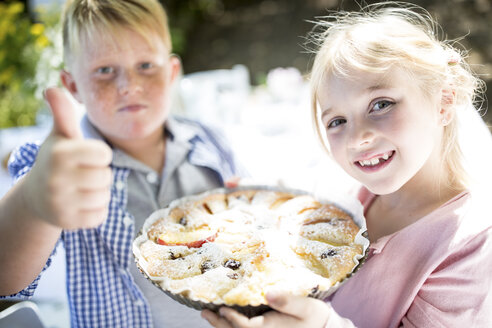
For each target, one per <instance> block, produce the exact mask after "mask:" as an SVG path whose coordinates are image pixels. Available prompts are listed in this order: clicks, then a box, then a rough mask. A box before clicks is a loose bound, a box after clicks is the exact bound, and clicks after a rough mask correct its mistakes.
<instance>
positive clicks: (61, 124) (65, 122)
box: [44, 87, 82, 139]
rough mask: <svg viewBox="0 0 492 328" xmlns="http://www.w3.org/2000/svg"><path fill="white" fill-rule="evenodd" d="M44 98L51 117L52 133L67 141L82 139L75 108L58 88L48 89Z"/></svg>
mask: <svg viewBox="0 0 492 328" xmlns="http://www.w3.org/2000/svg"><path fill="white" fill-rule="evenodd" d="M44 98H45V100H46V102H47V103H48V106H49V107H50V109H51V113H52V115H53V131H52V132H53V133H54V134H55V135H58V136H62V137H65V138H69V139H79V138H82V131H81V129H80V126H79V120H78V118H77V113H76V111H75V107H74V105H73V104H72V102H71V101H70V99H69V98H68V96H67V95H66V94H65V93H64V92H63V90H61V89H60V88H55V87H52V88H48V89H46V90H45V92H44Z"/></svg>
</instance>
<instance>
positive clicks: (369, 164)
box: [354, 150, 395, 173]
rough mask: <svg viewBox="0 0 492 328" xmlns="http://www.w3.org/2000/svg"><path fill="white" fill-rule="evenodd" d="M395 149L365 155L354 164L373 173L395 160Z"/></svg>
mask: <svg viewBox="0 0 492 328" xmlns="http://www.w3.org/2000/svg"><path fill="white" fill-rule="evenodd" d="M394 154H395V151H394V150H392V151H388V152H385V153H382V154H377V155H375V156H364V157H361V159H359V160H356V161H355V162H354V164H355V165H356V166H357V165H358V166H359V167H360V169H361V170H362V171H364V172H366V173H371V172H375V171H378V170H380V169H382V168H384V167H386V166H387V165H389V163H390V162H391V161H392V160H393V155H394Z"/></svg>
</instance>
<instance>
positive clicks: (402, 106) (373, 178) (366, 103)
mask: <svg viewBox="0 0 492 328" xmlns="http://www.w3.org/2000/svg"><path fill="white" fill-rule="evenodd" d="M352 73H353V74H351V75H350V77H351V78H350V79H348V78H345V77H338V76H333V75H330V76H328V77H327V78H326V79H325V80H324V82H323V83H322V85H321V88H320V90H319V92H318V100H319V103H320V106H321V112H322V122H323V126H324V128H325V131H326V136H327V140H328V143H329V146H330V151H331V153H332V154H333V157H334V159H335V160H336V161H337V163H338V164H339V165H341V166H342V168H343V169H344V170H345V171H346V172H347V173H349V174H350V175H351V176H352V177H354V178H355V179H357V180H358V181H360V182H361V183H362V184H364V185H365V186H366V187H367V188H368V189H369V190H371V191H372V192H374V193H376V194H389V193H393V192H395V191H397V190H400V188H402V187H403V186H407V187H408V188H412V186H413V188H415V189H418V188H422V187H423V188H425V187H426V183H427V181H435V179H436V178H438V177H439V175H440V174H442V172H443V170H442V167H440V154H441V153H440V147H441V139H442V134H443V128H442V124H441V121H440V120H441V119H440V118H439V112H440V97H439V96H440V95H439V94H438V95H436V96H435V97H434V98H433V99H430V98H429V97H428V96H425V95H424V94H423V92H422V90H421V89H420V87H419V86H417V85H416V83H415V82H414V81H413V80H412V79H411V78H409V76H408V75H407V74H405V73H404V72H403V71H401V70H399V69H396V68H395V69H392V70H391V71H390V72H388V73H387V74H386V75H384V76H383V75H382V74H371V73H362V72H352ZM409 182H412V183H409ZM409 190H412V189H409Z"/></svg>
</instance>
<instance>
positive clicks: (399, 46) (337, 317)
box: [203, 3, 492, 327]
mask: <svg viewBox="0 0 492 328" xmlns="http://www.w3.org/2000/svg"><path fill="white" fill-rule="evenodd" d="M321 25H322V26H323V27H324V28H325V31H324V32H323V33H321V34H317V36H316V37H315V41H317V42H318V44H319V49H318V51H317V55H316V58H315V61H314V65H313V69H312V76H311V87H312V99H313V114H314V119H315V122H316V123H315V125H316V129H317V131H318V134H319V136H320V138H321V139H322V140H323V142H324V144H325V145H326V148H327V150H328V151H329V152H330V154H331V156H332V157H333V159H334V160H335V161H336V162H337V163H338V164H339V165H340V166H341V167H342V168H343V169H344V170H345V171H346V172H347V173H349V174H350V175H351V176H352V177H354V178H355V179H357V180H358V181H359V182H360V183H361V184H362V185H363V187H362V188H361V189H360V191H359V194H358V197H359V199H360V201H361V202H362V204H363V205H364V209H365V216H366V219H367V227H368V233H369V238H370V240H371V247H370V252H369V256H368V259H367V261H366V263H365V264H364V265H363V266H362V268H361V269H360V270H359V271H358V272H357V273H356V274H355V275H354V276H353V277H352V278H350V279H349V280H347V281H346V283H345V284H344V285H343V286H342V287H341V288H340V289H338V291H337V292H336V293H335V294H334V295H332V296H331V297H330V299H329V300H328V301H329V302H327V303H323V302H322V301H319V300H314V299H306V298H300V297H294V296H289V295H285V294H282V293H276V294H268V295H267V300H268V302H269V304H270V305H271V307H272V308H274V309H275V310H277V311H271V312H268V313H266V314H265V315H263V316H261V317H255V318H252V319H247V318H246V317H244V316H242V315H240V314H238V313H237V312H235V311H233V310H231V309H227V308H222V309H221V311H220V314H221V316H220V317H219V316H217V315H215V314H213V313H211V312H209V311H204V312H203V316H204V317H205V318H207V319H208V320H209V322H210V323H211V324H212V325H214V326H215V327H231V326H234V327H353V326H357V327H400V326H403V327H465V326H469V327H490V326H492V315H491V312H490V309H491V308H492V297H491V296H490V293H489V290H490V287H491V284H492V278H491V277H492V275H491V274H490V271H491V269H490V268H492V247H491V242H492V229H491V222H492V220H491V215H490V209H489V207H488V206H487V202H486V201H485V200H484V198H485V193H484V189H483V188H484V186H485V187H486V186H487V185H490V183H491V179H490V173H488V172H487V170H484V168H486V165H489V163H490V151H491V150H492V146H491V144H492V141H491V136H490V132H489V131H488V130H487V129H486V127H485V125H484V124H483V121H481V119H480V117H478V115H477V114H476V113H475V110H474V107H473V101H474V98H475V95H476V93H477V92H478V91H479V90H480V87H481V86H482V82H481V81H480V80H478V79H477V78H475V77H474V76H473V75H472V74H471V72H470V70H469V68H468V66H467V65H466V63H465V62H464V61H463V57H462V55H461V54H460V52H458V51H457V50H455V49H454V48H453V47H452V46H451V45H450V43H449V42H441V41H438V39H437V37H436V33H435V32H436V31H437V25H436V24H435V23H434V21H433V20H432V19H431V18H430V16H429V14H428V13H426V12H425V10H423V9H422V8H418V7H415V6H410V5H405V4H401V3H392V4H391V7H387V6H383V5H373V6H369V7H367V8H364V9H363V10H361V12H350V13H347V12H339V13H335V14H333V16H331V17H329V18H328V19H327V20H326V21H324V22H322V23H321ZM465 129H466V131H465ZM458 132H461V133H462V134H463V132H466V134H467V135H472V136H473V137H474V138H477V137H480V138H481V139H480V140H479V139H475V140H474V142H475V143H476V142H477V141H479V142H480V143H481V147H480V150H479V151H476V150H473V149H471V150H470V149H469V148H468V145H469V143H467V140H466V138H464V139H463V138H462V137H460V138H461V139H460V138H458ZM467 135H465V137H466V136H467ZM474 149H477V147H474ZM486 156H488V157H486ZM464 158H465V159H466V160H467V161H465V160H464ZM476 177H479V178H478V179H477V178H476Z"/></svg>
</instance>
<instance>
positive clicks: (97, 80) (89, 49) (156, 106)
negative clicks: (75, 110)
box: [62, 29, 180, 145]
mask: <svg viewBox="0 0 492 328" xmlns="http://www.w3.org/2000/svg"><path fill="white" fill-rule="evenodd" d="M101 35H102V33H101ZM84 39H85V41H82V45H81V51H80V53H78V54H75V55H74V56H73V61H72V63H71V66H70V69H71V72H70V73H68V72H62V81H63V84H64V85H65V87H66V88H67V89H68V90H69V91H70V93H71V94H72V95H73V96H74V97H75V99H77V100H78V101H79V102H81V103H82V104H84V105H85V108H86V111H87V115H88V117H89V120H90V121H91V122H92V124H94V125H95V126H96V127H97V128H98V130H99V131H100V133H101V134H103V135H104V137H105V138H107V139H108V141H109V142H111V143H114V144H116V145H118V144H121V143H125V142H129V141H137V140H144V139H145V138H152V136H158V135H160V134H162V125H163V123H164V121H165V120H166V119H167V116H168V114H169V98H170V95H169V93H170V86H171V84H172V83H173V81H174V79H175V78H176V76H177V75H178V72H179V68H180V63H179V60H178V59H177V58H175V57H170V54H169V50H168V49H167V48H166V46H165V45H164V43H163V42H162V40H161V39H160V38H159V37H158V36H157V35H151V38H150V40H151V42H152V46H150V45H149V43H148V42H147V40H146V39H145V38H144V37H142V36H141V35H139V34H138V33H136V32H134V31H132V30H130V29H123V30H122V31H121V34H119V35H118V37H116V38H114V39H110V38H109V41H108V39H107V38H103V37H98V36H97V35H96V36H95V37H94V38H91V39H87V38H82V40H84ZM113 40H114V41H113Z"/></svg>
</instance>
